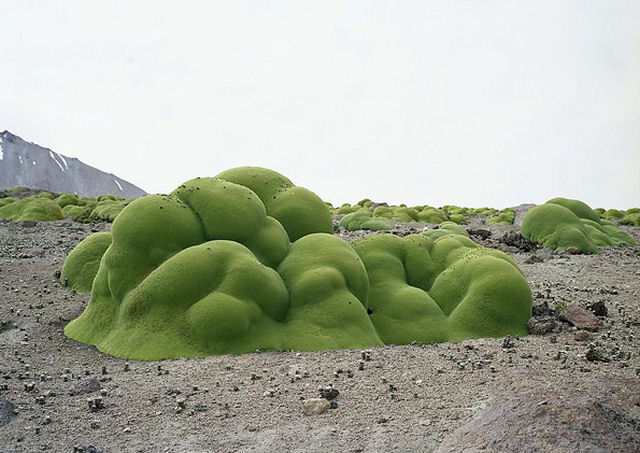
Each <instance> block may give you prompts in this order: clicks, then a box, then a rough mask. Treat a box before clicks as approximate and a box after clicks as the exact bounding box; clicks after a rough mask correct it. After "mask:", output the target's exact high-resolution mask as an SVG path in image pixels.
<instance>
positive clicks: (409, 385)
mask: <svg viewBox="0 0 640 453" xmlns="http://www.w3.org/2000/svg"><path fill="white" fill-rule="evenodd" d="M430 227H433V226H430ZM108 228H109V225H106V224H105V225H99V226H91V225H82V224H78V223H73V222H68V221H59V222H49V223H33V222H32V223H29V222H27V223H12V222H8V221H0V301H1V304H2V308H1V309H0V452H1V453H13V452H36V451H51V452H73V451H84V452H105V453H106V452H114V453H119V452H275V451H289V452H309V451H313V452H316V451H317V452H325V451H327V452H328V451H332V452H387V451H400V452H406V451H418V452H431V451H437V452H462V451H464V452H467V453H469V452H480V451H483V452H535V451H539V452H637V451H640V379H639V377H638V376H639V374H640V356H639V355H638V352H639V346H640V340H639V338H640V297H639V293H640V247H621V248H606V249H601V252H600V254H598V255H571V254H567V253H565V254H551V253H550V251H548V250H535V249H534V250H530V251H524V250H525V249H526V248H527V244H526V243H525V244H519V243H517V241H516V243H515V246H514V245H513V244H514V242H513V241H512V240H511V241H510V240H502V237H503V235H504V234H505V233H507V232H510V231H511V232H515V236H514V237H517V236H518V234H517V233H518V227H517V226H499V225H495V226H491V225H482V224H481V221H480V220H479V219H474V221H473V222H472V224H471V225H470V226H468V228H469V229H471V230H472V231H473V232H474V235H473V238H474V239H475V240H476V241H477V242H479V243H481V244H483V245H486V246H491V247H497V248H500V249H502V250H504V251H506V252H507V253H509V254H510V255H511V256H512V257H513V258H514V259H515V260H516V261H517V262H518V264H519V265H520V267H521V269H522V270H523V272H524V274H525V276H526V278H527V280H528V282H529V284H530V286H531V289H532V292H533V295H534V299H533V303H534V314H535V317H536V319H534V321H532V322H533V324H532V325H534V324H535V325H537V326H538V328H540V329H541V330H542V331H544V330H547V331H548V332H547V333H544V334H538V335H529V336H528V337H526V338H507V339H503V338H498V339H477V340H467V341H463V342H460V343H444V344H434V345H406V346H386V347H382V348H372V349H370V350H368V351H364V352H363V351H360V350H336V351H323V352H312V353H307V352H305V353H298V352H256V353H253V354H245V355H241V356H216V357H208V358H198V359H181V360H169V361H163V362H135V361H128V362H127V361H126V360H124V359H119V358H115V357H111V356H108V355H105V354H103V353H101V352H99V351H97V350H96V348H95V347H93V346H89V345H85V344H82V343H78V342H76V341H74V340H71V339H69V338H67V337H65V336H64V334H63V333H62V329H63V327H64V326H65V325H66V323H68V322H69V321H70V320H72V319H74V318H75V317H77V316H78V315H79V314H80V313H81V312H82V311H83V309H84V307H85V306H86V304H87V301H88V299H89V296H88V295H85V294H75V293H74V292H72V291H70V290H68V289H66V288H64V287H62V286H61V285H60V284H59V282H58V281H57V278H56V272H57V271H59V270H60V269H61V267H62V263H63V261H64V258H65V256H66V255H67V254H68V253H69V251H70V250H72V249H73V247H74V246H75V245H77V244H78V243H79V242H80V241H81V240H82V239H83V238H84V237H86V236H87V235H88V234H90V233H91V232H92V231H97V230H105V229H108ZM423 228H425V225H423V224H410V225H401V224H398V225H396V228H395V230H394V233H395V234H400V235H404V234H408V233H410V232H417V231H421V230H422V229H423ZM623 228H624V229H625V231H627V232H629V233H630V234H631V235H632V236H634V237H635V239H637V240H639V241H640V228H633V227H623ZM479 229H484V230H486V231H488V232H489V233H490V235H487V233H483V232H481V231H478V230H479ZM337 234H340V235H341V236H342V237H344V238H345V239H347V240H351V239H353V238H354V237H357V236H359V235H361V233H347V232H345V231H337ZM506 243H510V244H512V245H507V244H506ZM572 304H575V305H577V306H579V307H581V308H584V309H588V308H589V307H590V306H591V305H593V304H596V306H595V307H592V309H593V310H595V311H596V312H597V313H599V316H598V319H599V322H600V325H599V327H598V329H597V331H586V330H580V329H577V328H576V327H574V326H571V324H570V323H568V322H566V321H563V320H561V319H560V318H559V317H558V315H559V312H560V311H561V309H562V308H564V307H565V306H567V305H572ZM603 306H604V307H605V308H606V311H607V314H606V316H605V315H604V313H603V309H602V307H603ZM327 386H331V387H333V388H335V389H337V390H338V391H339V395H338V396H337V397H336V398H335V399H333V402H334V406H335V407H334V408H332V409H328V410H326V411H325V412H323V413H321V414H316V415H309V416H308V415H304V414H303V412H302V405H303V403H304V401H306V400H309V399H311V398H317V397H319V396H320V394H319V390H318V388H319V387H327ZM100 398H101V399H100ZM92 405H93V407H91V406H92Z"/></svg>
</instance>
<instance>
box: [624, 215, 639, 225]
mask: <svg viewBox="0 0 640 453" xmlns="http://www.w3.org/2000/svg"><path fill="white" fill-rule="evenodd" d="M620 223H621V224H623V225H633V226H640V212H632V213H627V214H625V215H624V217H622V218H621V219H620Z"/></svg>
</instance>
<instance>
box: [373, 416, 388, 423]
mask: <svg viewBox="0 0 640 453" xmlns="http://www.w3.org/2000/svg"><path fill="white" fill-rule="evenodd" d="M388 422H389V419H388V418H385V417H380V418H379V419H378V420H376V423H378V424H383V423H388Z"/></svg>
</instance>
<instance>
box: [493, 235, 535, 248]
mask: <svg viewBox="0 0 640 453" xmlns="http://www.w3.org/2000/svg"><path fill="white" fill-rule="evenodd" d="M500 242H502V243H503V244H505V245H508V246H510V247H515V248H517V249H518V250H520V251H523V252H531V251H532V250H535V249H537V248H538V245H537V244H536V243H535V242H531V241H530V240H529V239H527V238H525V237H524V236H522V235H521V234H520V233H519V232H518V231H507V232H506V233H505V234H504V235H503V236H502V237H501V238H500Z"/></svg>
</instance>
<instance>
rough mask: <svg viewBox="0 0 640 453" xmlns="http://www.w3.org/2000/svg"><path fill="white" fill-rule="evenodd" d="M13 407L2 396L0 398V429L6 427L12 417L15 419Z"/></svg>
mask: <svg viewBox="0 0 640 453" xmlns="http://www.w3.org/2000/svg"><path fill="white" fill-rule="evenodd" d="M15 409H16V408H15V406H14V405H13V403H12V402H11V401H9V400H8V399H6V398H5V397H4V396H0V428H2V427H3V426H5V425H8V424H9V422H10V421H11V419H12V418H13V417H15V412H14V411H15Z"/></svg>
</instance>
